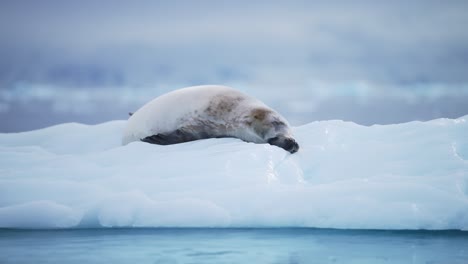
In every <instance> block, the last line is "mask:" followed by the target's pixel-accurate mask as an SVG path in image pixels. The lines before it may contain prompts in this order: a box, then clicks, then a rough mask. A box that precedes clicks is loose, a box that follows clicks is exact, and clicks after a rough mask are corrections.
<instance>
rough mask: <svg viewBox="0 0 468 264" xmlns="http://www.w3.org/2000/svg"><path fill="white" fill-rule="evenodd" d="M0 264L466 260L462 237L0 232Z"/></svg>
mask: <svg viewBox="0 0 468 264" xmlns="http://www.w3.org/2000/svg"><path fill="white" fill-rule="evenodd" d="M0 263H2V264H3V263H15V264H20V263H171V264H172V263H291V264H292V263H360V264H362V263H427V264H429V263H444V264H447V263H463V264H465V263H468V232H461V231H373V230H334V229H308V228H291V229H289V228H275V229H248V228H247V229H233V228H229V229H204V228H194V229H186V228H183V229H172V228H164V229H75V230H44V231H36V230H8V229H3V230H2V229H0Z"/></svg>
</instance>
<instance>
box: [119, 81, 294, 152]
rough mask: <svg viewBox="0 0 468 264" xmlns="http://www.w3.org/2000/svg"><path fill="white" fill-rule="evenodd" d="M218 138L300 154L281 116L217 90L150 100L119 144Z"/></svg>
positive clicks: (237, 94)
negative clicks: (227, 138)
mask: <svg viewBox="0 0 468 264" xmlns="http://www.w3.org/2000/svg"><path fill="white" fill-rule="evenodd" d="M222 137H234V138H239V139H241V140H243V141H246V142H253V143H269V144H271V145H275V146H278V147H280V148H283V149H285V150H286V151H289V152H290V153H295V152H297V151H298V150H299V144H298V143H297V142H296V140H295V139H294V138H293V136H292V132H291V128H290V126H289V124H288V122H287V121H286V119H285V118H283V117H282V116H281V115H280V114H279V113H277V112H276V111H274V110H273V109H271V108H270V107H268V106H267V105H265V104H264V103H263V102H261V101H259V100H257V99H255V98H253V97H251V96H248V95H246V94H244V93H242V92H240V91H238V90H235V89H233V88H230V87H227V86H220V85H202V86H192V87H187V88H182V89H179V90H175V91H172V92H169V93H167V94H163V95H161V96H159V97H157V98H155V99H153V100H152V101H150V102H148V103H147V104H145V105H144V106H142V107H141V108H140V109H138V110H137V111H136V112H134V113H133V114H131V116H130V118H129V119H128V121H127V126H126V128H125V130H124V135H123V139H122V143H123V144H124V145H126V144H128V143H130V142H133V141H143V142H148V143H152V144H158V145H169V144H177V143H183V142H188V141H193V140H198V139H207V138H222Z"/></svg>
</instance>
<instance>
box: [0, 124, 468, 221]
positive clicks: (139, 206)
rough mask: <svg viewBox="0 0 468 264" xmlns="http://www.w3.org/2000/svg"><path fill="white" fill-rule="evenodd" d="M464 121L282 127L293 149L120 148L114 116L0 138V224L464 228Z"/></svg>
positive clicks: (467, 178) (236, 145)
mask: <svg viewBox="0 0 468 264" xmlns="http://www.w3.org/2000/svg"><path fill="white" fill-rule="evenodd" d="M467 120H468V116H464V117H461V118H458V119H453V120H452V119H437V120H432V121H429V122H410V123H405V124H397V125H385V126H371V127H365V126H359V125H356V124H354V123H349V122H343V121H322V122H313V123H310V124H307V125H304V126H300V127H296V128H294V129H293V131H294V134H295V137H296V139H297V140H298V142H299V144H300V146H301V149H300V150H299V152H298V153H295V154H289V153H288V152H286V151H284V150H283V149H280V148H278V147H275V146H270V145H268V144H254V143H245V142H242V141H240V140H238V139H233V138H224V139H208V140H200V141H195V142H188V143H184V144H178V145H170V146H157V145H151V144H147V143H143V142H134V143H131V144H128V145H126V146H121V138H122V133H123V129H124V127H125V124H126V121H112V122H108V123H103V124H100V125H95V126H88V125H82V124H75V123H70V124H62V125H57V126H53V127H49V128H45V129H41V130H36V131H31V132H23V133H15V134H0V227H14V228H73V227H127V226H132V227H169V226H171V227H189V226H190V227H192V226H196V227H233V226H236V227H267V226H268V227H284V226H294V227H296V226H301V227H330V228H371V229H462V230H468V137H467V135H468V122H467Z"/></svg>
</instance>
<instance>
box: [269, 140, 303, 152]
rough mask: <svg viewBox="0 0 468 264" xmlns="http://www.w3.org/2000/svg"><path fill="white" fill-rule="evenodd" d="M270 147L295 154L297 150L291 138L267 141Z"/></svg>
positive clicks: (296, 145)
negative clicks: (273, 146) (276, 147)
mask: <svg viewBox="0 0 468 264" xmlns="http://www.w3.org/2000/svg"><path fill="white" fill-rule="evenodd" d="M268 143H269V144H270V145H275V146H278V147H280V148H282V149H284V150H286V151H288V152H291V154H292V153H296V152H297V151H298V150H299V144H297V142H296V140H294V139H293V138H287V137H274V138H271V139H269V140H268Z"/></svg>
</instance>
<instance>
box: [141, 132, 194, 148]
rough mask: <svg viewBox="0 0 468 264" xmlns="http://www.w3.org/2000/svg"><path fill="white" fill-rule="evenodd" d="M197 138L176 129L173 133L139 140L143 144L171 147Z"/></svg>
mask: <svg viewBox="0 0 468 264" xmlns="http://www.w3.org/2000/svg"><path fill="white" fill-rule="evenodd" d="M196 139H198V138H196V137H194V135H193V134H191V133H187V132H185V131H183V130H182V129H177V130H175V131H173V132H170V133H166V134H156V135H152V136H149V137H145V138H143V139H141V141H143V142H147V143H151V144H157V145H171V144H177V143H183V142H188V141H193V140H196Z"/></svg>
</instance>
